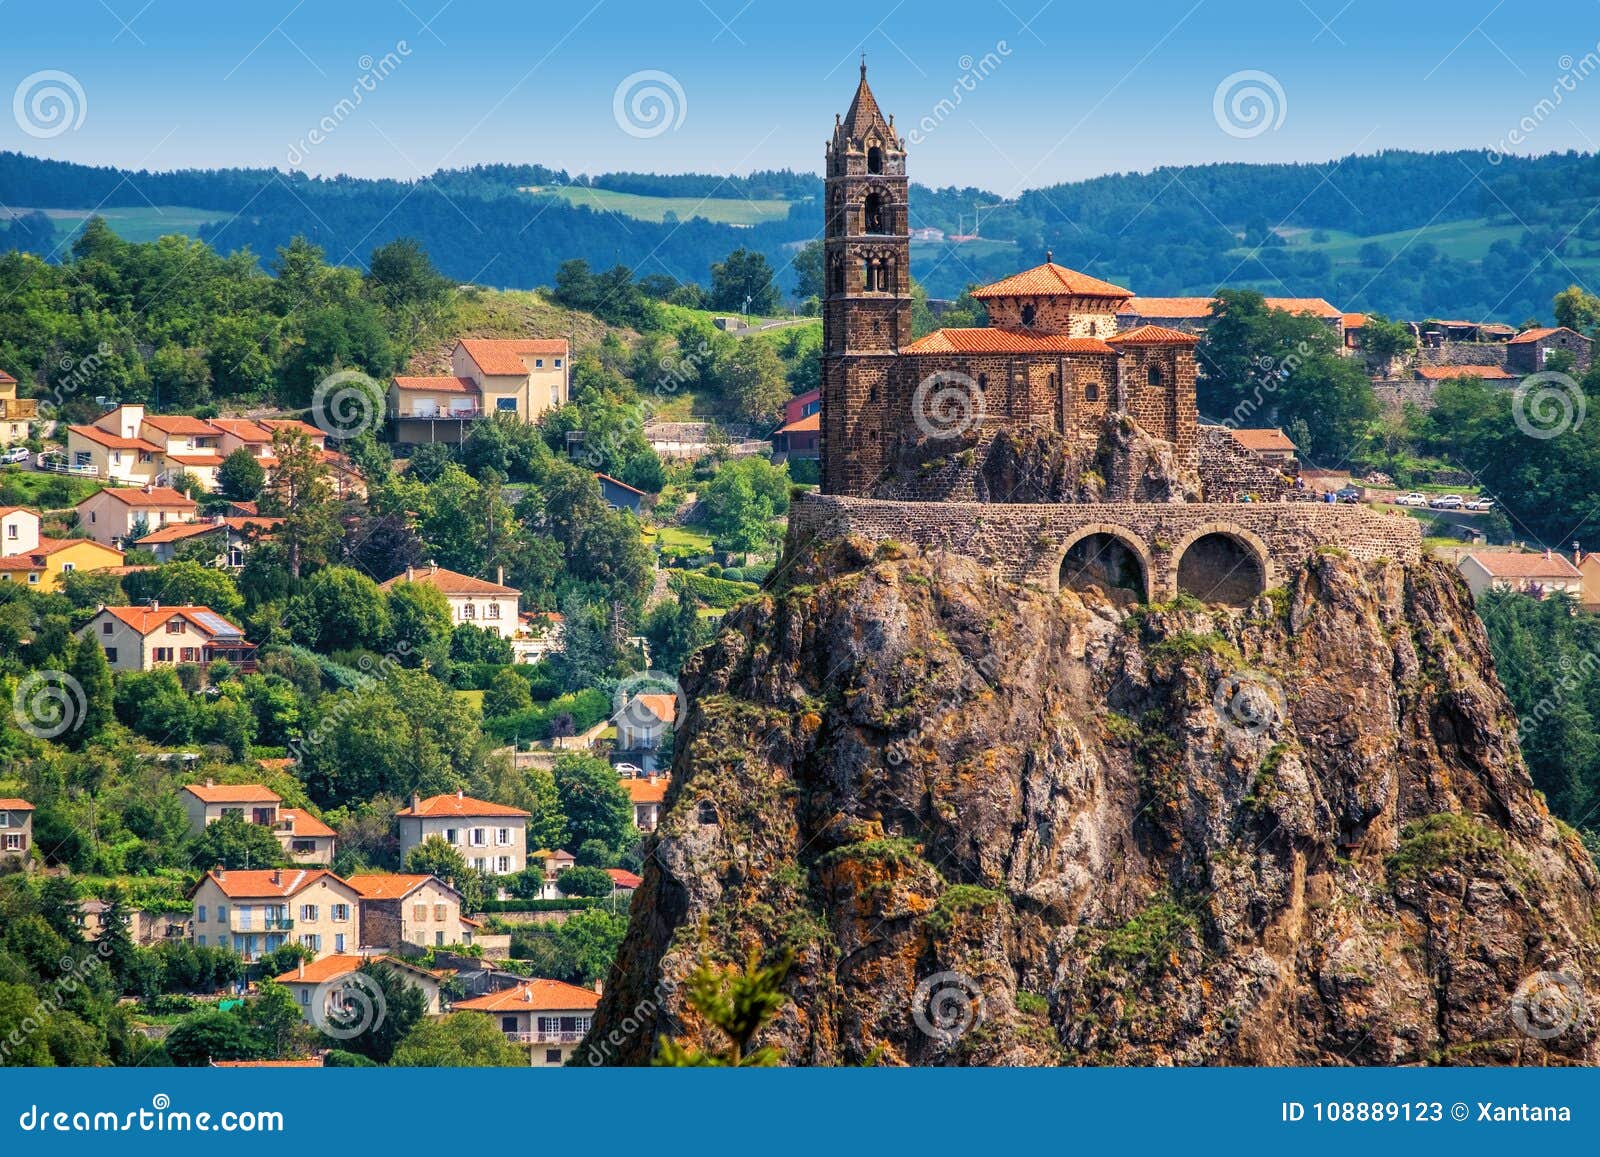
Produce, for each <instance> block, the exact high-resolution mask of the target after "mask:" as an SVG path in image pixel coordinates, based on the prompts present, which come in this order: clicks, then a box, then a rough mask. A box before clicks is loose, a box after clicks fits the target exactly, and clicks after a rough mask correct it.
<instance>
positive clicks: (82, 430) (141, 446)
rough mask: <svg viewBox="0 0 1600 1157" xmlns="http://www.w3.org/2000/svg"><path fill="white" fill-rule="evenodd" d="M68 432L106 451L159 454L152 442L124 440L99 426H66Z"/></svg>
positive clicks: (137, 439)
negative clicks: (98, 445) (140, 451)
mask: <svg viewBox="0 0 1600 1157" xmlns="http://www.w3.org/2000/svg"><path fill="white" fill-rule="evenodd" d="M67 429H68V431H70V432H71V433H73V434H76V435H78V437H80V438H87V439H89V441H91V442H97V443H99V444H100V445H101V446H104V447H106V448H107V449H108V450H148V451H150V452H151V453H154V454H159V453H161V447H160V446H157V445H156V444H155V443H154V442H146V441H145V440H144V439H143V438H124V437H123V436H122V435H120V434H110V433H107V432H106V431H105V430H102V429H101V428H100V427H99V426H68V427H67Z"/></svg>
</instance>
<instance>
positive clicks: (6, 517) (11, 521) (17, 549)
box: [0, 506, 44, 558]
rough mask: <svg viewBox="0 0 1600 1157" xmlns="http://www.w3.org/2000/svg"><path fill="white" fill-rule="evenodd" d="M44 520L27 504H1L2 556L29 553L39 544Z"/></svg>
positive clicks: (0, 551) (0, 536)
mask: <svg viewBox="0 0 1600 1157" xmlns="http://www.w3.org/2000/svg"><path fill="white" fill-rule="evenodd" d="M43 526H44V520H43V519H42V518H41V517H40V515H39V512H38V511H37V510H29V509H28V508H27V507H26V506H0V558H6V557H8V556H10V555H13V554H27V553H28V552H29V551H31V550H32V549H33V548H34V547H36V546H38V545H39V534H40V530H41V528H42V527H43Z"/></svg>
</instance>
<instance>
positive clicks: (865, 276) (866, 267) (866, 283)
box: [861, 258, 877, 293]
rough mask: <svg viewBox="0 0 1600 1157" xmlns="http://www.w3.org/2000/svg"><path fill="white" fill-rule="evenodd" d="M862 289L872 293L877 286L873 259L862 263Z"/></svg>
mask: <svg viewBox="0 0 1600 1157" xmlns="http://www.w3.org/2000/svg"><path fill="white" fill-rule="evenodd" d="M861 288H862V289H864V290H866V291H867V292H868V293H871V292H872V291H873V290H874V289H876V288H877V286H876V285H875V284H874V283H873V269H872V259H871V258H868V259H867V260H865V261H863V262H862V263H861Z"/></svg>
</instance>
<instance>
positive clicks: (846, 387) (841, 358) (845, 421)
mask: <svg viewBox="0 0 1600 1157" xmlns="http://www.w3.org/2000/svg"><path fill="white" fill-rule="evenodd" d="M825 187H826V193H825V197H826V214H827V226H826V230H825V241H824V251H825V256H824V262H825V266H824V268H825V274H824V275H825V277H826V288H827V292H826V294H825V296H824V299H823V306H822V437H821V454H822V490H823V492H824V493H826V494H857V495H862V494H868V493H870V492H871V490H872V487H873V485H874V484H875V483H876V482H877V480H878V479H879V477H880V476H881V475H882V473H883V470H884V466H885V463H886V460H887V449H886V447H887V446H888V445H889V443H890V442H891V441H892V439H893V436H894V433H895V431H894V430H892V429H891V428H890V427H891V424H892V414H893V411H892V410H891V408H890V406H891V387H892V381H893V377H894V365H895V359H896V357H897V356H898V351H899V350H900V348H901V347H902V346H904V345H907V344H909V343H910V341H911V224H910V216H909V212H908V205H907V201H908V192H909V187H908V184H907V180H906V153H905V147H904V142H902V141H901V139H900V137H899V136H897V135H896V133H895V130H894V121H893V119H891V118H885V116H884V115H883V112H882V111H881V110H880V109H879V108H878V102H877V100H876V99H874V98H873V95H872V90H871V89H870V88H868V87H867V65H866V61H865V60H864V59H863V61H862V63H861V83H860V85H859V86H858V87H857V88H856V95H855V99H854V100H852V101H851V102H850V111H849V112H848V113H846V114H845V116H844V118H843V119H842V120H839V119H837V118H835V124H834V127H833V139H832V140H831V141H829V142H828V164H827V181H826V186H825Z"/></svg>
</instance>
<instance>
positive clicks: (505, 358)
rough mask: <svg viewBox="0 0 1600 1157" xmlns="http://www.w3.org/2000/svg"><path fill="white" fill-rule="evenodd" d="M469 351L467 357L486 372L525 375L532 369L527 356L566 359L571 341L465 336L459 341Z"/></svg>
mask: <svg viewBox="0 0 1600 1157" xmlns="http://www.w3.org/2000/svg"><path fill="white" fill-rule="evenodd" d="M457 344H458V345H460V347H461V348H462V349H464V350H466V351H467V356H468V357H469V358H471V359H472V360H473V362H474V364H476V365H477V367H478V368H479V369H480V370H482V371H483V372H484V373H486V374H491V375H495V376H499V375H504V374H514V375H516V376H517V377H522V376H523V375H524V374H526V373H527V372H528V367H527V366H526V365H524V364H523V361H522V358H523V355H528V356H530V357H537V356H541V355H548V356H551V357H558V358H564V357H566V356H567V342H566V339H565V338H510V339H487V338H467V337H464V338H462V339H461V340H460V341H459V342H458V343H457Z"/></svg>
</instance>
